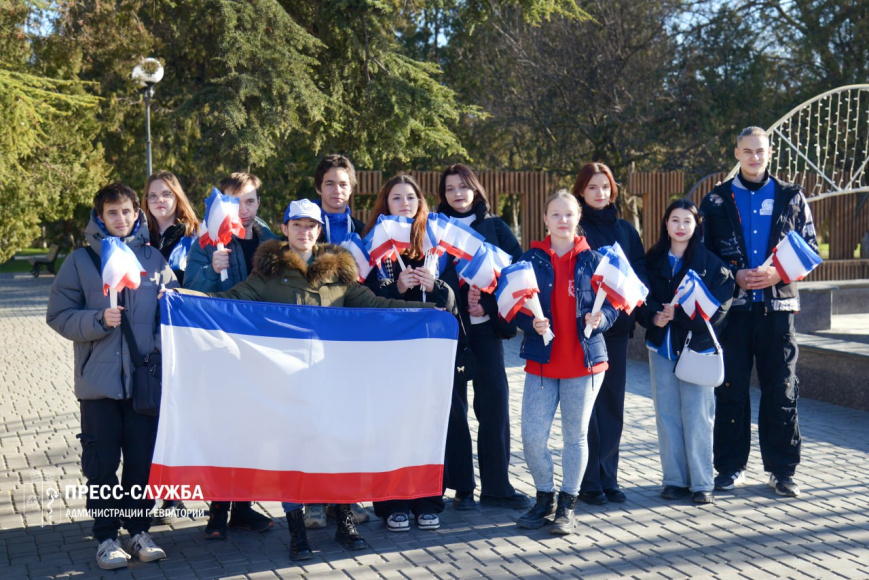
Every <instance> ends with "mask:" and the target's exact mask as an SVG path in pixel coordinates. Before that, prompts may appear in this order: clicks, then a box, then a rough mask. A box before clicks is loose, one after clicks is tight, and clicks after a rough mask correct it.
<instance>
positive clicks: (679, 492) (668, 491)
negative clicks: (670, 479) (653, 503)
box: [661, 485, 691, 499]
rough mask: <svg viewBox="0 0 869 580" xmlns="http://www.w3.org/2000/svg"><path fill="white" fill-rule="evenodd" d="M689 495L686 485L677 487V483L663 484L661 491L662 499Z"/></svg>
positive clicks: (680, 497)
mask: <svg viewBox="0 0 869 580" xmlns="http://www.w3.org/2000/svg"><path fill="white" fill-rule="evenodd" d="M689 495H691V490H690V489H688V488H687V487H679V486H677V485H665V486H664V490H663V491H662V492H661V497H663V498H664V499H682V498H683V497H688V496H689Z"/></svg>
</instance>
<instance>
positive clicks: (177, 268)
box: [142, 171, 199, 284]
mask: <svg viewBox="0 0 869 580" xmlns="http://www.w3.org/2000/svg"><path fill="white" fill-rule="evenodd" d="M142 208H143V209H144V210H145V216H146V217H147V218H148V230H150V233H151V245H152V246H154V247H155V248H157V249H158V250H160V253H161V254H163V257H164V258H166V261H167V262H169V266H170V267H171V268H172V271H173V272H175V277H176V278H178V282H179V283H182V284H183V283H184V270H186V269H187V253H188V252H189V251H190V246H191V245H192V244H193V241H194V240H195V239H196V237H197V236H198V233H199V220H198V219H197V217H196V212H194V211H193V207H192V206H191V205H190V201H189V200H188V199H187V196H186V195H185V194H184V190H183V189H182V188H181V184H180V183H179V182H178V178H177V177H175V175H174V174H172V173H171V172H169V171H160V172H157V173H154V174H153V175H151V176H150V177H149V178H148V181H146V182H145V191H144V193H143V194H142Z"/></svg>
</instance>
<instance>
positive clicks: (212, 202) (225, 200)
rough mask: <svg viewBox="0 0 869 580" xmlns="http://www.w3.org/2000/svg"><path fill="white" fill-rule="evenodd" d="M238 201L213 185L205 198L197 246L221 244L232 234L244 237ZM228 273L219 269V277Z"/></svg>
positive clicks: (227, 276) (221, 246)
mask: <svg viewBox="0 0 869 580" xmlns="http://www.w3.org/2000/svg"><path fill="white" fill-rule="evenodd" d="M238 204H239V202H238V198H237V197H232V196H231V195H223V194H222V193H220V191H219V190H218V189H217V188H216V187H215V188H212V189H211V195H209V196H208V199H206V200H205V217H204V219H203V222H202V228H201V229H202V230H203V231H202V232H201V234H200V236H199V247H201V248H204V247H205V246H217V249H218V250H223V246H224V245H225V244H228V243H229V242H230V240H232V236H237V237H240V238H241V237H244V233H245V232H244V226H242V225H241V220H240V219H239V217H238V207H239V205H238ZM228 278H229V273H228V272H227V271H226V270H221V272H220V279H221V280H224V281H225V280H227V279H228Z"/></svg>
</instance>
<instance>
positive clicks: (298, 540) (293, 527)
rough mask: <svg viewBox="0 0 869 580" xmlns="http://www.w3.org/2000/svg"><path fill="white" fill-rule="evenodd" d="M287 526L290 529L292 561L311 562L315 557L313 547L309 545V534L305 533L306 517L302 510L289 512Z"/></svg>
mask: <svg viewBox="0 0 869 580" xmlns="http://www.w3.org/2000/svg"><path fill="white" fill-rule="evenodd" d="M287 524H288V525H289V527H290V559H292V560H310V559H311V558H313V557H314V554H313V553H312V552H311V545H310V544H309V543H308V533H307V532H306V531H305V516H304V515H303V514H302V508H299V509H295V510H293V511H291V512H287Z"/></svg>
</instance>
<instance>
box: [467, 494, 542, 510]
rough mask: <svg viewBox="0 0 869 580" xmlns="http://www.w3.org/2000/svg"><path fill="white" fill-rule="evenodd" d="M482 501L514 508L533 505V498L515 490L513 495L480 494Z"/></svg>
mask: <svg viewBox="0 0 869 580" xmlns="http://www.w3.org/2000/svg"><path fill="white" fill-rule="evenodd" d="M480 503H481V504H483V505H487V506H493V507H502V508H508V509H512V510H525V509H528V508H530V507H531V500H530V499H528V496H527V495H525V494H524V493H520V492H518V491H514V492H513V495H508V496H507V497H497V496H494V495H484V494H480ZM457 509H458V508H457Z"/></svg>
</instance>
